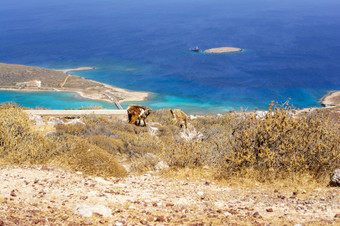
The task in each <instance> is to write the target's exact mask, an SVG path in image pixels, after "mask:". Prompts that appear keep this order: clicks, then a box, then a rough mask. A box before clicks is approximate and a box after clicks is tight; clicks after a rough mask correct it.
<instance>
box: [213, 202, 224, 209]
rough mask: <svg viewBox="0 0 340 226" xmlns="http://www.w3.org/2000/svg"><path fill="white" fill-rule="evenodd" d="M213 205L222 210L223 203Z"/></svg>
mask: <svg viewBox="0 0 340 226" xmlns="http://www.w3.org/2000/svg"><path fill="white" fill-rule="evenodd" d="M214 205H215V206H216V208H218V209H222V208H223V207H224V203H223V202H215V203H214Z"/></svg>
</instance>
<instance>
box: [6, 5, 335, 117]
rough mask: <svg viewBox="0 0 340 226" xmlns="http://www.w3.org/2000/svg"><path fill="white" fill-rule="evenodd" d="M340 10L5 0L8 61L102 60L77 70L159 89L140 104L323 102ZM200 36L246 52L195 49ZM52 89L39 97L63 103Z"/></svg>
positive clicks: (206, 42) (202, 43)
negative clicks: (321, 100)
mask: <svg viewBox="0 0 340 226" xmlns="http://www.w3.org/2000/svg"><path fill="white" fill-rule="evenodd" d="M339 12H340V1H335V0H299V1H296V0H285V1H273V0H258V1H253V0H242V1H239V0H229V1H225V0H209V1H207V0H171V1H170V0H162V1H159V0H124V1H123V0H115V1H111V0H100V1H93V0H58V1H46V0H31V1H26V0H2V1H1V7H0V62H5V63H14V64H24V65H32V66H41V67H47V68H57V69H61V68H75V67H82V66H94V67H96V70H93V71H83V72H74V74H76V75H80V76H84V77H86V78H90V79H94V80H97V81H100V82H104V83H108V84H111V85H114V86H118V87H122V88H127V89H131V90H140V91H149V92H152V93H154V94H155V95H154V96H153V97H152V98H150V99H149V100H148V101H146V102H143V103H141V104H143V105H147V106H149V107H152V108H153V109H157V108H163V107H166V108H168V107H171V108H182V109H184V110H185V111H187V112H191V113H210V112H211V113H217V112H223V111H226V110H231V109H235V110H240V109H241V108H243V109H249V110H252V109H254V108H258V109H266V108H267V106H268V104H269V103H270V102H271V101H272V100H276V101H278V102H280V103H283V102H285V101H286V100H287V99H288V98H292V100H291V104H292V105H293V106H295V107H298V108H303V107H319V106H320V104H319V103H318V100H319V99H320V98H321V97H322V96H323V95H325V94H326V93H327V92H328V91H331V90H340V76H339V71H340V64H339V59H340V42H339V40H340V29H339V27H340V13H339ZM197 45H198V46H199V47H200V48H201V49H207V48H214V47H219V46H233V47H240V48H243V49H245V51H244V52H241V53H231V54H202V53H192V52H190V51H188V50H189V48H192V47H195V46H197ZM53 95H58V94H53ZM53 95H52V96H50V97H46V98H47V99H48V101H45V102H44V100H43V98H37V101H38V100H40V101H41V102H37V103H36V104H39V105H42V104H46V102H47V103H49V104H50V106H51V105H52V106H54V105H55V106H57V105H59V104H51V103H53V102H54V100H55V98H54V97H53ZM8 98H12V97H8ZM32 98H35V97H33V96H32ZM1 99H2V100H5V96H3V97H2V98H1ZM57 99H58V98H56V100H57ZM7 100H11V99H7ZM16 100H17V101H21V99H20V98H17V99H16ZM72 102H74V101H69V102H65V103H64V105H65V108H72V106H73V105H72ZM68 104H70V106H66V105H68ZM127 104H129V103H126V104H124V106H127Z"/></svg>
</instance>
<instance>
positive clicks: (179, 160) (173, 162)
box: [164, 141, 210, 168]
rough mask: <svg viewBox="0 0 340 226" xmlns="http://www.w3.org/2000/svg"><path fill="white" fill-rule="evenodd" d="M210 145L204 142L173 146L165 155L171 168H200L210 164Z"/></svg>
mask: <svg viewBox="0 0 340 226" xmlns="http://www.w3.org/2000/svg"><path fill="white" fill-rule="evenodd" d="M209 153H210V152H209V150H208V145H207V144H206V143H204V142H197V141H195V142H181V143H176V144H174V145H172V146H171V147H170V148H169V149H168V150H167V151H166V152H165V153H164V156H165V159H166V160H167V161H168V163H169V165H170V166H173V167H180V168H186V167H188V168H198V167H202V166H204V165H206V164H209Z"/></svg>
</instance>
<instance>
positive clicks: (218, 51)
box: [203, 47, 242, 53]
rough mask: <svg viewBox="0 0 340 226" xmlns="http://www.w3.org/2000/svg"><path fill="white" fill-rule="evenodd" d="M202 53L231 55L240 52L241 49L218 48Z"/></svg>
mask: <svg viewBox="0 0 340 226" xmlns="http://www.w3.org/2000/svg"><path fill="white" fill-rule="evenodd" d="M203 52H204V53H232V52H242V49H241V48H235V47H219V48H212V49H206V50H204V51H203Z"/></svg>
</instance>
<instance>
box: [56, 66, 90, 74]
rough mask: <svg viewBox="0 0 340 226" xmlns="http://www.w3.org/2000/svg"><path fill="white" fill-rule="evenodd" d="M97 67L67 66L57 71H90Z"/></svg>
mask: <svg viewBox="0 0 340 226" xmlns="http://www.w3.org/2000/svg"><path fill="white" fill-rule="evenodd" d="M94 69H95V67H77V68H67V69H56V70H55V71H61V72H64V73H66V74H67V73H68V72H71V71H89V70H94Z"/></svg>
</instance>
